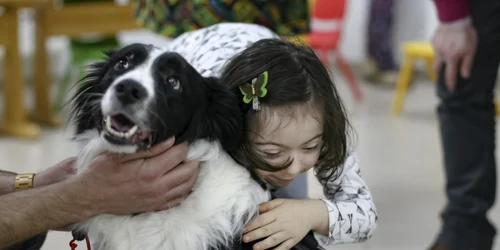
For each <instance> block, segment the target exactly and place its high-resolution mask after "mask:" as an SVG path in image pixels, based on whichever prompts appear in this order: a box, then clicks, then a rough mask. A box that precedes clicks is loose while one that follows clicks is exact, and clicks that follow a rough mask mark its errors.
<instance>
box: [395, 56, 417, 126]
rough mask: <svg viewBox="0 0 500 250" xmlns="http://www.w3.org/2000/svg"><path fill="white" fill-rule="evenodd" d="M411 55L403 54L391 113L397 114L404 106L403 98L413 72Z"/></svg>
mask: <svg viewBox="0 0 500 250" xmlns="http://www.w3.org/2000/svg"><path fill="white" fill-rule="evenodd" d="M413 61H414V59H413V57H411V56H405V58H404V61H403V65H402V66H401V69H400V71H399V76H398V80H397V83H396V92H395V95H394V99H393V103H392V115H394V116H398V115H399V114H400V113H401V110H402V109H403V106H404V99H405V97H406V92H407V91H408V86H409V85H410V82H411V78H412V74H413Z"/></svg>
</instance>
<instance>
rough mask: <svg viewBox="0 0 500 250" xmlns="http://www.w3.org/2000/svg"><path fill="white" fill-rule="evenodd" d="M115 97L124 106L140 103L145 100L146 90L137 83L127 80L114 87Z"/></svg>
mask: <svg viewBox="0 0 500 250" xmlns="http://www.w3.org/2000/svg"><path fill="white" fill-rule="evenodd" d="M115 91H116V97H117V98H118V100H120V101H121V102H122V103H124V104H131V103H135V102H138V101H142V100H144V99H145V98H146V96H147V92H146V89H145V88H144V87H143V86H142V85H141V84H140V83H138V82H136V81H134V80H131V79H127V80H123V81H121V82H119V83H118V84H116V86H115Z"/></svg>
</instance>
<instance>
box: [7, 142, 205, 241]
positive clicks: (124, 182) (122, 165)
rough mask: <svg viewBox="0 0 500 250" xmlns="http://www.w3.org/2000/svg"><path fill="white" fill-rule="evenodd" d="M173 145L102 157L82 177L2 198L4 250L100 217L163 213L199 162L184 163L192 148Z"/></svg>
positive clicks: (189, 180) (178, 196) (180, 193)
mask: <svg viewBox="0 0 500 250" xmlns="http://www.w3.org/2000/svg"><path fill="white" fill-rule="evenodd" d="M172 144H173V140H171V141H170V143H169V144H162V145H159V146H157V147H155V148H153V149H151V150H150V151H148V152H141V153H138V154H135V155H125V156H124V155H119V154H101V155H99V156H97V157H96V158H95V159H94V160H93V162H92V163H91V165H90V166H89V168H88V169H86V170H85V171H84V172H82V173H81V174H79V175H77V176H73V177H71V178H69V179H67V180H64V181H62V182H58V183H55V184H51V185H47V186H45V187H41V188H34V189H31V190H26V191H20V192H14V193H10V194H7V195H4V196H0V214H1V216H0V249H3V248H4V247H6V246H8V245H10V244H13V243H16V242H18V241H21V240H24V239H27V238H29V237H31V236H34V235H36V234H39V233H42V232H45V231H48V230H50V229H54V228H61V227H64V226H67V225H69V224H73V223H76V222H80V221H82V220H85V219H87V218H89V217H92V216H95V215H98V214H103V213H110V214H134V213H138V212H148V211H158V210H164V209H168V208H169V207H170V206H173V205H175V204H176V203H178V202H180V201H181V200H182V199H183V197H185V196H186V195H187V194H188V193H189V192H190V190H191V187H192V186H193V185H194V182H195V180H196V175H197V172H198V171H197V170H198V163H197V162H185V163H183V161H184V160H185V159H186V153H187V145H185V144H181V145H177V146H174V147H172V148H170V147H171V146H172ZM167 149H168V150H167Z"/></svg>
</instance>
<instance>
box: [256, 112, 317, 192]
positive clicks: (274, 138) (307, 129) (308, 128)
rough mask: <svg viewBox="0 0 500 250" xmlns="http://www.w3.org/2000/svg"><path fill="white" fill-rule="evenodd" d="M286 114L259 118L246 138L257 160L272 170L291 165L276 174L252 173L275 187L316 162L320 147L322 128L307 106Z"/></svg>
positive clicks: (280, 185)
mask: <svg viewBox="0 0 500 250" xmlns="http://www.w3.org/2000/svg"><path fill="white" fill-rule="evenodd" d="M287 111H289V110H286V111H284V110H274V111H273V110H269V109H268V108H267V107H262V110H261V111H260V112H266V113H265V117H261V119H260V120H261V124H259V126H258V127H259V130H258V131H255V132H257V134H254V135H252V136H251V137H250V141H251V143H252V147H254V149H255V151H256V152H257V154H259V156H260V157H261V158H262V159H264V160H265V161H267V162H268V163H270V164H271V165H274V166H281V165H283V164H284V163H286V162H287V161H288V160H290V161H292V160H293V162H292V163H291V165H290V166H289V167H288V168H286V169H283V170H281V171H278V172H267V171H263V170H259V169H256V173H257V175H258V176H259V177H260V178H261V179H262V180H264V181H265V182H267V183H269V184H271V185H273V186H275V187H285V186H287V185H288V184H290V183H291V182H292V180H293V179H294V178H295V177H296V176H297V175H298V174H300V173H303V172H306V171H308V170H309V169H311V168H312V167H314V165H315V164H316V162H317V161H318V157H319V152H320V149H321V146H322V138H323V124H322V119H318V117H320V116H318V115H317V113H316V112H315V111H314V110H313V109H312V107H311V105H302V106H297V107H294V108H292V110H290V111H291V112H290V111H289V112H287Z"/></svg>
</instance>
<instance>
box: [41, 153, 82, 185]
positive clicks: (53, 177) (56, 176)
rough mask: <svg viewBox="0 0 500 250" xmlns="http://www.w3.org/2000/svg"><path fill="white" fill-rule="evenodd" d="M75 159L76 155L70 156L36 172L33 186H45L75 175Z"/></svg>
mask: <svg viewBox="0 0 500 250" xmlns="http://www.w3.org/2000/svg"><path fill="white" fill-rule="evenodd" d="M75 160H76V158H75V157H71V158H68V159H66V160H63V161H61V162H59V163H57V164H56V165H54V166H52V167H50V168H47V169H45V170H43V171H42V172H40V173H38V174H36V175H35V177H34V178H33V187H34V188H38V187H43V186H46V185H50V184H53V183H57V182H60V181H63V180H66V179H68V178H69V177H71V176H73V175H74V174H76V168H75V166H74V163H75Z"/></svg>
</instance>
